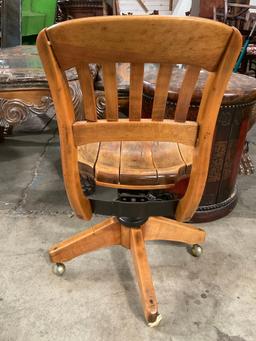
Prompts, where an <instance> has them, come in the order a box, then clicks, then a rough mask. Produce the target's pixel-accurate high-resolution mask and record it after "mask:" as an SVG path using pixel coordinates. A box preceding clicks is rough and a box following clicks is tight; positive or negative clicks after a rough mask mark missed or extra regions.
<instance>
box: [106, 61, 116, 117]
mask: <svg viewBox="0 0 256 341" xmlns="http://www.w3.org/2000/svg"><path fill="white" fill-rule="evenodd" d="M102 66H103V80H104V90H105V99H106V111H105V112H106V118H107V120H108V121H117V120H118V95H117V82H116V64H115V63H108V64H103V65H102Z"/></svg>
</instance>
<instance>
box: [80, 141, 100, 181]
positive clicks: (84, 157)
mask: <svg viewBox="0 0 256 341" xmlns="http://www.w3.org/2000/svg"><path fill="white" fill-rule="evenodd" d="M99 147H100V143H98V142H96V143H89V144H85V145H83V146H79V147H78V148H77V154H78V155H77V159H78V162H79V163H80V165H79V166H80V167H79V169H80V173H81V175H83V174H84V175H89V176H93V177H94V166H95V163H96V161H97V158H98V152H99Z"/></svg>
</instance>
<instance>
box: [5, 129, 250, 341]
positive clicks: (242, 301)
mask: <svg viewBox="0 0 256 341" xmlns="http://www.w3.org/2000/svg"><path fill="white" fill-rule="evenodd" d="M255 136H256V133H253V134H251V140H252V141H255ZM251 153H252V155H253V157H255V159H256V145H255V144H253V143H252V144H251ZM255 179H256V175H252V176H247V177H246V176H241V177H240V178H239V203H238V205H237V207H236V208H235V210H234V211H233V212H232V213H231V214H230V215H229V216H228V217H226V218H224V219H221V220H219V221H215V222H212V223H208V224H200V227H202V228H205V230H206V231H207V242H206V244H205V247H204V254H203V256H202V257H201V258H200V259H196V258H193V257H191V256H190V255H189V254H188V252H187V251H186V248H185V246H181V245H177V244H172V243H167V242H151V243H148V248H147V250H148V256H149V260H150V264H151V268H152V273H153V278H154V284H155V289H156V293H157V297H158V302H159V311H160V313H161V314H162V315H163V320H162V322H161V324H160V326H159V327H158V328H155V329H151V328H148V327H147V326H146V325H145V323H144V318H143V312H142V308H141V305H140V299H139V294H138V289H137V284H136V282H135V280H134V272H133V267H132V263H131V258H130V255H129V251H127V250H125V249H123V248H121V247H113V248H110V249H104V250H100V251H97V252H95V253H91V254H88V255H85V256H82V257H79V258H77V259H75V260H73V261H71V262H69V263H67V271H66V273H65V275H64V277H62V278H59V277H56V276H54V275H53V274H52V272H51V265H50V262H49V260H48V257H47V249H48V247H49V246H51V244H53V243H55V242H57V241H60V240H62V239H64V238H66V237H68V236H70V235H72V234H74V233H75V232H78V231H81V230H82V229H84V228H85V227H88V226H90V225H91V224H94V223H96V222H98V221H100V220H101V219H102V218H103V217H100V216H96V217H94V219H93V220H92V221H91V222H89V223H88V222H83V221H81V220H79V219H77V218H76V217H74V216H73V215H72V212H71V209H70V208H69V205H68V202H67V199H66V196H65V191H64V188H63V182H62V178H61V173H60V162H59V152H58V138H57V137H56V136H55V135H54V133H53V131H48V132H47V133H43V134H37V135H24V136H21V135H16V136H13V137H10V138H7V139H6V141H5V142H4V143H2V144H0V219H1V220H0V221H1V224H0V340H1V341H20V340H24V341H31V340H33V341H36V340H57V341H58V340H61V341H62V340H67V341H73V340H74V341H79V340H83V341H84V340H86V341H87V340H88V341H89V340H94V341H96V340H108V341H110V340H111V341H114V340H117V341H119V340H129V341H130V340H132V341H136V340H140V341H141V340H168V341H208V340H210V341H255V340H256V195H255V191H256V182H255Z"/></svg>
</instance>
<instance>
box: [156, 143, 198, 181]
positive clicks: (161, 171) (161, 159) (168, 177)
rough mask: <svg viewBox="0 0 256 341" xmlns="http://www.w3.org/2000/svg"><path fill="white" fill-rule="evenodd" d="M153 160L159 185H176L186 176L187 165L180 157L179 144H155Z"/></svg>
mask: <svg viewBox="0 0 256 341" xmlns="http://www.w3.org/2000/svg"><path fill="white" fill-rule="evenodd" d="M152 159H153V161H154V165H155V168H156V172H157V180H158V181H157V183H158V184H166V183H175V182H177V181H178V180H180V178H181V177H182V176H185V175H186V164H185V162H184V160H183V158H182V156H181V155H180V150H179V148H178V145H177V143H173V142H153V145H152ZM191 162H192V160H191ZM187 176H189V174H187Z"/></svg>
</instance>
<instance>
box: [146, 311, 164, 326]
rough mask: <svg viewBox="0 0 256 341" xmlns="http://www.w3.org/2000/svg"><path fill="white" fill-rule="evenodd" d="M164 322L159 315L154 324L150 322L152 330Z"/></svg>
mask: <svg viewBox="0 0 256 341" xmlns="http://www.w3.org/2000/svg"><path fill="white" fill-rule="evenodd" d="M161 320H162V315H161V314H158V315H157V317H156V319H155V321H154V322H148V326H149V327H150V328H153V327H157V326H158V325H159V323H160V321H161Z"/></svg>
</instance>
